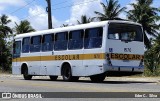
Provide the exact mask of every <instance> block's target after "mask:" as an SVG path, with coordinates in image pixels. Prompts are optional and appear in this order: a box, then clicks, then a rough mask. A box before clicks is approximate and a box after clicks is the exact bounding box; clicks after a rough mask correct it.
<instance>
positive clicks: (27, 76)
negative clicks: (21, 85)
mask: <svg viewBox="0 0 160 101" xmlns="http://www.w3.org/2000/svg"><path fill="white" fill-rule="evenodd" d="M23 78H24V79H25V80H31V79H32V75H28V68H27V67H26V66H25V67H24V71H23Z"/></svg>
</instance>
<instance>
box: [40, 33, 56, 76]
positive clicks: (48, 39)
mask: <svg viewBox="0 0 160 101" xmlns="http://www.w3.org/2000/svg"><path fill="white" fill-rule="evenodd" d="M53 45H54V35H53V34H46V35H43V38H42V47H41V48H42V50H41V68H40V74H41V75H55V73H56V68H55V66H54V63H53V61H54V58H53V57H54V51H53Z"/></svg>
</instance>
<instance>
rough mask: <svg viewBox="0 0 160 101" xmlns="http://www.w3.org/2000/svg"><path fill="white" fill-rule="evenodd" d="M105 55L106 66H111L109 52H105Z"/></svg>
mask: <svg viewBox="0 0 160 101" xmlns="http://www.w3.org/2000/svg"><path fill="white" fill-rule="evenodd" d="M106 57H107V64H108V66H112V62H111V60H110V57H109V54H106Z"/></svg>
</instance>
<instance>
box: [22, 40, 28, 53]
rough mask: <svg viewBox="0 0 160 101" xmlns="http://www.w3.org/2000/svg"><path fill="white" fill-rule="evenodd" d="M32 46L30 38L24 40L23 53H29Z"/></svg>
mask: <svg viewBox="0 0 160 101" xmlns="http://www.w3.org/2000/svg"><path fill="white" fill-rule="evenodd" d="M29 46H30V37H26V38H23V41H22V53H28V52H29V48H30V47H29Z"/></svg>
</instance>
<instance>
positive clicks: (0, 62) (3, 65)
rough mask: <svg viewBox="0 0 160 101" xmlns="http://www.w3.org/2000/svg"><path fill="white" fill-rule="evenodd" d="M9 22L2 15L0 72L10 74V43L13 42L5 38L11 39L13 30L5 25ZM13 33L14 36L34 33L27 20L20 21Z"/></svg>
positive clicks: (0, 26) (0, 21)
mask: <svg viewBox="0 0 160 101" xmlns="http://www.w3.org/2000/svg"><path fill="white" fill-rule="evenodd" d="M10 22H11V20H10V19H8V16H6V15H2V16H0V71H1V72H7V71H9V72H11V64H12V43H13V40H12V41H11V42H10V41H8V40H7V38H10V37H11V36H12V37H13V30H12V28H10V27H9V26H7V24H9V23H10ZM13 29H14V32H16V34H19V33H27V32H31V31H35V30H34V29H33V28H32V26H30V23H29V22H28V21H27V20H24V21H21V22H20V24H19V25H18V24H17V23H16V26H15V28H13Z"/></svg>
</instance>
